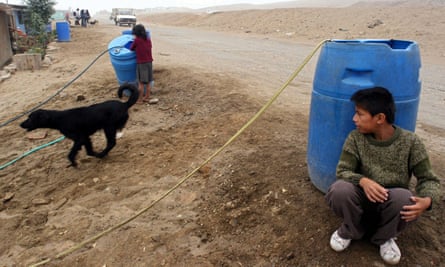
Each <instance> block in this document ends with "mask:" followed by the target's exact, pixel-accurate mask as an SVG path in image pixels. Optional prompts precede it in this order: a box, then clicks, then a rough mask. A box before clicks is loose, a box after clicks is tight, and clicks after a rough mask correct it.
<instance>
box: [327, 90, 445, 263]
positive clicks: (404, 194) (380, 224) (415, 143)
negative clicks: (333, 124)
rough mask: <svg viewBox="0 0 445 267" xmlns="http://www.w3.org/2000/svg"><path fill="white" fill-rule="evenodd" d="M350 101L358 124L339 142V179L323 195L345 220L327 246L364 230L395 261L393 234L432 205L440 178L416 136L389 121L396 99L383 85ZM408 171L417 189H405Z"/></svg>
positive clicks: (339, 247) (340, 244)
mask: <svg viewBox="0 0 445 267" xmlns="http://www.w3.org/2000/svg"><path fill="white" fill-rule="evenodd" d="M351 100H352V101H353V102H354V104H355V114H354V117H353V118H352V120H353V121H354V123H355V125H356V127H357V129H355V130H353V131H352V132H351V133H350V134H349V136H348V137H347V139H346V141H345V143H344V145H343V151H342V153H341V156H340V160H339V162H338V165H337V170H336V174H337V181H336V182H334V183H333V184H332V185H331V186H330V187H329V189H328V192H327V194H326V201H327V203H328V205H329V207H330V208H331V209H332V210H333V211H334V213H335V214H336V215H337V216H339V217H341V218H342V219H343V223H342V224H341V225H340V227H339V228H338V229H337V230H336V231H335V232H334V233H333V234H332V236H331V240H330V245H331V247H332V249H334V250H335V251H338V252H339V251H343V250H345V249H346V248H347V247H348V246H349V244H350V242H351V240H353V239H361V238H363V237H364V236H365V234H366V235H367V236H369V237H370V241H371V242H372V243H373V244H376V245H378V246H380V255H381V257H382V258H383V260H384V261H385V262H386V263H388V264H397V263H399V261H400V257H401V253H400V250H399V248H398V246H397V244H396V243H395V241H394V240H395V237H396V236H397V235H398V234H399V233H400V232H401V231H402V230H403V229H405V227H406V226H407V225H408V224H409V223H411V222H413V221H415V220H416V219H418V218H419V217H420V215H422V213H423V212H424V211H426V210H430V209H431V207H432V203H433V202H435V201H437V200H438V198H439V190H440V182H439V179H438V177H436V175H435V174H434V173H433V171H432V170H431V164H430V161H429V157H428V154H427V151H426V149H425V147H424V145H423V143H422V141H421V140H420V139H419V137H418V136H417V135H416V134H415V133H413V132H409V131H407V130H404V129H401V128H400V127H398V126H395V125H393V123H394V115H395V103H394V99H393V97H392V94H391V93H390V92H389V91H388V90H387V89H385V88H381V87H374V88H370V89H364V90H360V91H357V92H356V93H355V94H353V95H352V97H351ZM412 175H414V176H415V177H416V178H417V184H416V187H415V193H412V192H411V191H410V190H409V184H410V179H411V176H412Z"/></svg>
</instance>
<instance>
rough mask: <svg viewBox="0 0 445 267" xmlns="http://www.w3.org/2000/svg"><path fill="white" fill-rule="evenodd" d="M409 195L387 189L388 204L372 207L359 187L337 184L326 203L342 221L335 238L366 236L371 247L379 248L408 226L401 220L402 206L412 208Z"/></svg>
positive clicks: (359, 237) (373, 205) (338, 182)
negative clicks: (337, 235) (373, 245)
mask: <svg viewBox="0 0 445 267" xmlns="http://www.w3.org/2000/svg"><path fill="white" fill-rule="evenodd" d="M411 196H412V193H411V192H410V191H409V190H407V189H404V188H389V197H388V200H387V201H385V202H384V203H372V202H370V201H369V200H368V198H367V197H366V194H365V192H364V191H363V189H362V188H361V187H360V186H356V185H354V184H352V183H349V182H346V181H344V180H337V181H336V182H335V183H333V184H332V185H331V186H330V187H329V189H328V192H327V193H326V196H325V199H326V202H327V203H328V205H329V207H330V208H331V209H332V210H333V211H334V213H335V214H336V215H337V216H339V217H341V218H342V219H343V223H342V224H341V226H340V228H338V234H339V236H340V237H342V238H345V239H361V238H363V237H364V236H365V235H369V237H370V240H371V242H372V243H373V244H376V245H381V244H383V243H385V242H386V241H387V240H388V239H390V238H393V237H396V236H397V235H398V234H399V233H400V232H401V231H402V230H403V229H405V227H406V226H407V225H408V224H409V223H407V222H405V221H404V220H402V218H401V215H400V211H402V209H403V206H405V205H412V204H413V202H412V201H411V200H410V197H411Z"/></svg>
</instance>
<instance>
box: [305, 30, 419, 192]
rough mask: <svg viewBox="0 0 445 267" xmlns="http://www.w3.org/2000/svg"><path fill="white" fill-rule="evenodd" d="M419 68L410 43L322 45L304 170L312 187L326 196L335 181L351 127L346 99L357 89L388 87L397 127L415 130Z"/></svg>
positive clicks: (416, 50)
mask: <svg viewBox="0 0 445 267" xmlns="http://www.w3.org/2000/svg"><path fill="white" fill-rule="evenodd" d="M420 67H421V62H420V53H419V48H418V45H417V43H416V42H414V41H408V40H392V39H389V40H385V39H360V40H332V41H328V42H326V43H325V44H324V45H323V47H322V49H321V51H320V55H319V58H318V62H317V66H316V70H315V76H314V83H313V91H312V94H311V107H310V114H309V132H308V145H307V164H308V171H309V176H310V179H311V182H312V183H313V184H314V185H315V187H317V188H318V189H319V190H320V191H322V192H324V193H325V192H326V191H327V189H328V188H329V186H330V185H331V184H332V183H333V182H334V181H335V180H336V176H335V170H336V166H337V163H338V160H339V158H340V154H341V151H342V147H343V143H344V141H345V139H346V137H347V135H348V134H349V132H350V131H351V130H353V129H354V128H355V125H354V123H353V122H352V117H353V115H354V112H355V111H354V104H353V103H352V102H351V101H350V97H351V96H352V94H354V93H355V92H356V91H357V90H360V89H365V88H370V87H374V86H381V87H385V88H387V89H388V90H389V91H391V93H392V94H393V96H394V101H395V104H396V119H395V124H396V125H398V126H400V127H402V128H405V129H407V130H411V131H414V130H415V128H416V120H417V111H418V106H419V98H420V87H421V81H420V78H419V72H420Z"/></svg>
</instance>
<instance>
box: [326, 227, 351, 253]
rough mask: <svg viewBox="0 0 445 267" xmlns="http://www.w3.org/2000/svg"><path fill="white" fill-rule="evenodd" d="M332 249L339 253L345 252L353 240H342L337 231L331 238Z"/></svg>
mask: <svg viewBox="0 0 445 267" xmlns="http://www.w3.org/2000/svg"><path fill="white" fill-rule="evenodd" d="M330 244H331V248H332V249H333V250H335V251H337V252H340V251H343V250H345V249H346V248H347V247H349V244H351V239H345V238H341V237H340V236H339V235H338V230H336V231H335V232H334V233H333V234H332V236H331V242H330Z"/></svg>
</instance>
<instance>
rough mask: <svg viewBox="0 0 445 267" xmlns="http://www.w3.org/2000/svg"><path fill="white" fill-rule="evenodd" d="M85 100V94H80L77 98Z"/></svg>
mask: <svg viewBox="0 0 445 267" xmlns="http://www.w3.org/2000/svg"><path fill="white" fill-rule="evenodd" d="M84 100H85V96H84V95H78V96H77V98H76V101H78V102H79V101H84Z"/></svg>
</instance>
